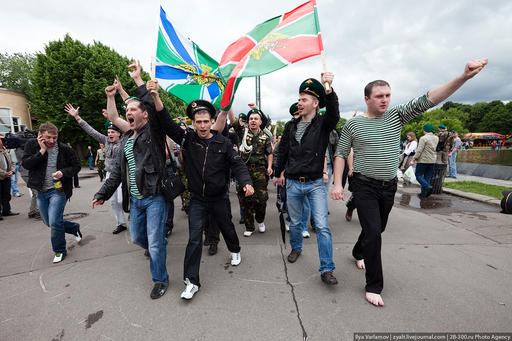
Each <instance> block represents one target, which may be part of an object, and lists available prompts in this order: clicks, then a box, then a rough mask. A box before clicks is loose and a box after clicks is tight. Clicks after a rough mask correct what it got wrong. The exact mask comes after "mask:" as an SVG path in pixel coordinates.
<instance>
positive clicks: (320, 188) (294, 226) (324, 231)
mask: <svg viewBox="0 0 512 341" xmlns="http://www.w3.org/2000/svg"><path fill="white" fill-rule="evenodd" d="M286 196H287V201H288V213H289V215H290V218H291V224H290V244H291V247H292V249H295V250H297V251H302V228H301V227H302V226H301V224H302V221H303V220H302V219H303V211H304V201H308V202H309V205H310V207H311V213H312V216H313V220H314V221H315V225H316V241H317V245H318V257H319V258H320V268H319V271H320V273H324V272H326V271H333V270H334V268H335V266H334V262H333V260H332V237H331V230H330V229H329V225H328V223H327V192H326V188H325V185H324V180H323V179H322V178H320V179H317V180H313V181H308V182H305V183H300V182H299V181H297V180H292V179H286Z"/></svg>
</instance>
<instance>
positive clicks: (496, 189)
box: [443, 181, 512, 199]
mask: <svg viewBox="0 0 512 341" xmlns="http://www.w3.org/2000/svg"><path fill="white" fill-rule="evenodd" d="M443 187H449V188H453V189H457V190H459V191H464V192H471V193H477V194H482V195H486V196H488V197H493V198H496V199H501V198H503V195H502V194H501V192H502V191H504V190H509V191H512V188H509V187H504V186H496V185H488V184H483V183H481V182H476V181H457V182H445V183H444V184H443Z"/></svg>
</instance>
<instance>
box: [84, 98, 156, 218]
mask: <svg viewBox="0 0 512 341" xmlns="http://www.w3.org/2000/svg"><path fill="white" fill-rule="evenodd" d="M149 111H150V110H149V108H148V112H149ZM132 134H133V131H131V130H130V131H127V132H126V133H125V134H123V136H122V137H121V141H120V142H119V143H120V144H121V146H120V149H119V151H120V153H119V155H118V157H119V160H118V164H119V167H116V168H114V170H113V171H112V172H111V173H110V177H109V178H108V179H107V180H106V181H105V183H104V184H103V186H101V188H100V190H99V191H98V193H96V194H95V195H94V199H98V200H108V199H109V198H110V197H111V196H112V194H114V192H115V191H116V189H117V187H119V184H120V183H122V184H123V187H122V191H123V210H124V211H125V212H129V203H130V192H129V184H128V163H127V160H126V157H125V155H124V146H125V144H126V141H127V140H128V138H129V137H130V136H131V135H132ZM133 156H134V158H135V164H136V168H135V182H136V184H137V188H138V190H139V192H140V194H141V195H142V196H143V197H148V196H151V195H154V194H159V193H161V187H160V179H161V178H162V177H163V176H164V172H165V135H164V132H163V130H162V128H161V125H160V124H159V122H158V121H157V120H156V119H155V117H153V116H152V115H148V123H147V124H146V125H145V126H144V127H142V129H141V130H140V131H139V132H138V133H137V135H135V141H134V143H133Z"/></svg>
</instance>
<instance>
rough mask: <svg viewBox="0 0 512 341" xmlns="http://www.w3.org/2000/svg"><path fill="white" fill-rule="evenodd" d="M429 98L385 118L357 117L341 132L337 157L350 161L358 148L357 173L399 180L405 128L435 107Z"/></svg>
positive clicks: (389, 112) (392, 111) (398, 108)
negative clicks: (401, 139)
mask: <svg viewBox="0 0 512 341" xmlns="http://www.w3.org/2000/svg"><path fill="white" fill-rule="evenodd" d="M434 106H435V104H434V103H432V102H431V101H430V100H429V99H428V98H427V95H423V96H420V97H418V98H415V99H413V100H411V101H410V102H409V103H407V104H400V105H397V106H395V107H393V108H391V109H388V110H387V111H386V112H385V113H384V114H383V115H382V116H381V117H378V118H368V117H364V116H356V117H354V118H352V119H350V120H349V121H348V122H347V124H345V126H344V127H343V130H342V131H341V135H340V138H339V140H338V146H337V148H336V153H335V156H341V157H343V158H347V157H348V154H349V153H350V148H351V147H352V148H353V149H354V172H355V173H361V174H362V175H365V176H367V177H370V178H374V179H378V180H391V179H393V178H395V176H396V172H397V169H398V158H399V155H400V148H399V146H400V133H401V131H402V127H403V126H404V125H405V124H406V123H407V122H408V121H410V120H412V119H413V118H415V117H416V116H419V115H421V114H422V113H424V112H425V111H427V110H428V109H430V108H432V107H434Z"/></svg>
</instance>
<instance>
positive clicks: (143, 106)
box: [136, 101, 146, 112]
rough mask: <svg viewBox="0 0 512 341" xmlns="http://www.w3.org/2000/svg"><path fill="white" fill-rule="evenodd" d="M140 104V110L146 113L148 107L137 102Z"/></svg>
mask: <svg viewBox="0 0 512 341" xmlns="http://www.w3.org/2000/svg"><path fill="white" fill-rule="evenodd" d="M136 102H137V103H139V109H140V110H142V112H144V111H146V105H145V104H144V102H142V101H136Z"/></svg>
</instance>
